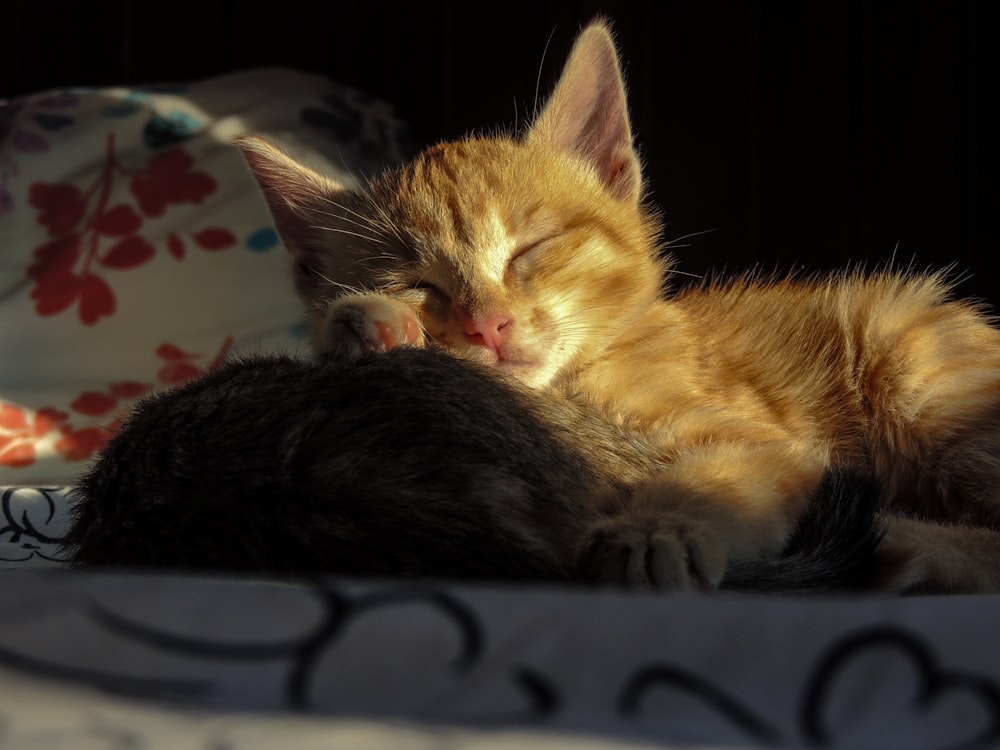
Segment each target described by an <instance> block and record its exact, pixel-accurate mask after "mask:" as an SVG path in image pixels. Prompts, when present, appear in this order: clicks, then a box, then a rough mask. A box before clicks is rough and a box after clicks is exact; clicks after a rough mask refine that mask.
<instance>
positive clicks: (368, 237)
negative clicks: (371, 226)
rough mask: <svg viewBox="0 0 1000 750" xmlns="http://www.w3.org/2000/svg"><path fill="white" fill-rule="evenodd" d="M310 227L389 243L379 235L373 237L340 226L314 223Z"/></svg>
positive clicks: (380, 243)
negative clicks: (325, 225)
mask: <svg viewBox="0 0 1000 750" xmlns="http://www.w3.org/2000/svg"><path fill="white" fill-rule="evenodd" d="M309 228H310V229H318V230H320V231H321V232H336V233H337V234H348V235H350V236H352V237H360V238H361V239H363V240H368V241H369V242H377V243H378V244H379V245H385V244H388V243H386V242H385V240H382V239H380V238H378V237H372V236H370V235H367V234H360V233H359V232H352V231H350V230H348V229H340V228H339V227H324V226H321V225H318V224H314V225H313V226H311V227H309Z"/></svg>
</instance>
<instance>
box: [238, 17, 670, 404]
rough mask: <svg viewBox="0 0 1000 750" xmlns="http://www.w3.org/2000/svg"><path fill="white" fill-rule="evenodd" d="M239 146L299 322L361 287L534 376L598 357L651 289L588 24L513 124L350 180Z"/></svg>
mask: <svg viewBox="0 0 1000 750" xmlns="http://www.w3.org/2000/svg"><path fill="white" fill-rule="evenodd" d="M239 145H240V147H241V148H242V149H243V152H244V154H245V156H246V158H247V161H248V162H249V164H250V167H251V169H252V171H253V173H254V175H255V177H256V178H257V180H258V182H259V183H260V185H261V186H262V188H263V190H264V193H265V195H266V197H267V200H268V203H269V205H270V208H271V212H272V214H273V216H274V219H275V223H276V225H277V227H278V230H279V232H280V234H281V236H282V238H283V240H284V242H285V244H286V245H287V246H288V248H289V249H290V250H291V251H292V253H293V254H294V256H295V260H296V286H297V289H298V291H299V293H300V294H301V296H302V297H303V299H304V300H305V302H306V304H307V307H308V308H309V309H310V311H311V314H312V315H313V316H314V320H313V323H314V324H318V323H319V322H320V320H321V319H322V317H323V310H324V308H325V307H326V306H327V305H328V304H329V300H330V299H334V298H338V297H340V296H343V295H345V294H352V293H356V292H371V291H377V292H379V293H382V294H386V295H391V296H395V297H398V298H400V299H403V300H405V301H407V302H408V303H410V304H411V305H412V306H413V308H414V309H415V310H416V311H417V312H418V314H419V317H420V320H421V324H422V325H423V328H424V332H425V334H426V336H427V337H428V339H430V340H432V341H434V342H437V343H439V344H442V345H444V346H447V347H450V348H452V349H453V350H455V351H456V352H457V353H459V354H460V355H462V356H466V357H468V358H470V359H474V360H477V361H480V362H486V363H489V364H495V365H497V366H499V367H501V368H503V369H505V370H507V371H509V372H511V373H512V374H514V375H515V376H517V377H519V378H521V379H522V380H524V381H525V382H527V383H529V384H531V385H535V386H539V385H544V384H546V383H548V382H550V381H551V380H553V379H554V378H555V377H557V376H558V375H559V374H560V373H561V372H564V371H565V370H567V368H572V367H573V366H574V365H575V364H579V363H581V362H584V361H587V360H590V359H592V358H594V357H596V356H598V355H599V354H600V352H601V351H603V350H604V349H605V348H606V347H607V346H608V345H609V344H610V343H611V342H612V341H613V340H614V339H616V338H618V337H619V336H621V335H622V334H623V333H624V332H626V331H627V330H628V328H629V326H631V325H632V324H633V322H634V321H635V320H636V318H637V317H638V316H639V315H640V314H641V313H642V312H643V311H644V310H645V309H646V308H647V307H648V306H649V305H650V304H651V302H652V301H653V300H654V299H655V298H656V296H657V295H658V294H659V292H660V285H661V282H662V269H661V268H660V261H659V260H658V259H657V248H656V235H657V224H656V221H655V219H654V217H653V216H652V214H651V213H650V212H649V211H648V210H647V208H646V207H645V206H644V204H643V202H642V177H641V174H640V168H639V160H638V157H637V156H636V152H635V149H634V147H633V143H632V132H631V128H630V125H629V117H628V111H627V106H626V100H625V91H624V87H623V84H622V79H621V74H620V70H619V67H618V60H617V54H616V52H615V48H614V45H613V42H612V40H611V36H610V34H609V32H608V29H607V27H606V26H605V25H604V24H603V23H601V22H596V23H594V24H591V25H590V26H589V27H588V28H587V29H585V30H584V31H583V33H582V34H581V35H580V37H579V39H578V40H577V42H576V44H575V46H574V48H573V51H572V53H571V55H570V58H569V60H568V62H567V63H566V67H565V69H564V71H563V73H562V76H561V78H560V80H559V82H558V84H557V86H556V89H555V91H554V92H553V94H552V96H551V97H550V99H549V101H548V103H547V104H546V106H545V107H544V109H543V110H542V111H541V113H540V114H539V115H538V117H537V118H536V119H535V121H534V123H533V124H532V126H531V128H530V129H529V130H528V132H527V133H526V134H525V135H524V136H523V137H520V138H516V139H515V138H509V137H503V136H498V137H469V138H466V139H464V140H460V141H456V142H452V143H442V144H439V145H437V146H434V147H432V148H430V149H428V150H426V151H424V152H423V153H421V154H420V155H418V156H417V157H416V158H415V159H414V160H413V162H412V163H410V164H409V165H407V166H405V167H403V168H402V169H399V170H397V171H394V172H390V173H387V174H385V175H383V176H381V177H379V178H378V179H376V180H374V181H373V182H372V183H371V184H370V185H369V186H368V187H367V188H366V189H364V190H358V191H352V190H348V189H346V188H344V187H342V186H340V185H338V184H336V183H334V182H332V181H330V180H329V179H327V178H325V177H323V176H322V175H320V174H318V173H316V172H314V171H313V170H311V169H309V168H307V167H305V166H303V165H300V164H298V163H296V162H295V161H293V160H292V159H290V158H289V157H287V156H285V155H284V154H282V153H281V152H280V151H278V150H277V149H275V148H273V147H271V146H270V145H268V144H267V143H265V142H264V141H262V140H260V139H257V138H253V137H244V138H241V139H240V140H239ZM319 328H320V326H318V325H314V329H315V330H319ZM320 348H322V347H320Z"/></svg>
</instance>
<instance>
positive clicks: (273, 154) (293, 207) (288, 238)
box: [234, 135, 347, 255]
mask: <svg viewBox="0 0 1000 750" xmlns="http://www.w3.org/2000/svg"><path fill="white" fill-rule="evenodd" d="M234 143H235V144H236V146H237V147H239V149H240V151H242V152H243V158H244V159H246V162H247V164H248V165H249V166H250V171H251V172H252V173H253V176H254V179H256V180H257V184H258V185H260V188H261V190H262V191H263V193H264V198H265V200H266V201H267V205H268V208H270V209H271V216H272V217H273V218H274V224H275V226H276V227H277V228H278V234H280V235H281V239H282V240H283V241H284V243H285V245H286V246H287V247H288V249H289V250H291V251H292V252H293V253H295V254H296V255H299V254H300V253H303V252H308V249H309V248H310V247H311V246H312V245H314V244H316V241H317V238H316V236H315V235H316V231H315V229H314V228H313V227H314V225H315V224H316V219H315V212H316V211H322V210H323V208H324V205H325V206H326V209H327V210H329V205H330V204H329V201H330V198H331V196H334V195H336V194H337V193H339V192H342V191H345V190H347V188H345V187H344V186H343V185H341V184H340V183H339V182H336V181H335V180H331V179H330V178H329V177H325V176H324V175H321V174H320V173H319V172H316V171H315V170H313V169H310V168H309V167H307V166H305V165H304V164H301V163H299V162H297V161H295V159H293V158H292V157H290V156H288V155H287V154H285V153H284V152H283V151H281V150H280V149H278V148H276V147H275V146H273V145H271V144H270V143H268V142H267V141H265V140H264V139H263V138H259V137H257V136H253V135H241V136H237V137H236V138H235V139H234Z"/></svg>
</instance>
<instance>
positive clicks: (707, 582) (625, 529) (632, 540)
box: [578, 519, 727, 591]
mask: <svg viewBox="0 0 1000 750" xmlns="http://www.w3.org/2000/svg"><path fill="white" fill-rule="evenodd" d="M726 562H727V555H726V548H725V545H724V544H723V543H722V542H721V540H719V539H718V538H716V536H714V535H713V534H711V533H710V530H709V529H708V528H707V527H706V525H705V524H703V523H699V522H697V521H692V520H690V519H657V520H655V521H646V522H642V521H638V520H635V519H609V520H607V521H602V522H600V523H598V524H595V526H594V527H593V528H592V529H591V532H590V535H589V538H588V540H587V542H586V543H585V545H584V547H583V549H582V551H581V553H580V556H579V559H578V565H579V567H580V571H581V572H582V573H583V574H584V575H585V576H586V577H588V578H589V579H591V580H593V581H595V582H598V583H611V584H624V585H626V586H635V587H641V588H662V589H670V590H683V589H700V590H703V591H709V590H713V589H716V588H718V586H719V582H720V581H721V580H722V576H723V574H724V573H725V570H726Z"/></svg>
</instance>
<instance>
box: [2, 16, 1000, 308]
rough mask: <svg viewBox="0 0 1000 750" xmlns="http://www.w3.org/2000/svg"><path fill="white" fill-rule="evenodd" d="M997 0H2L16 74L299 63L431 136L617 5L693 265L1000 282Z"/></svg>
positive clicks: (467, 119) (89, 76)
mask: <svg viewBox="0 0 1000 750" xmlns="http://www.w3.org/2000/svg"><path fill="white" fill-rule="evenodd" d="M998 7H1000V3H996V2H992V1H989V0H984V1H982V2H972V1H970V2H964V3H963V2H927V1H924V0H915V1H914V2H904V1H900V2H853V1H852V2H839V3H832V2H819V3H816V2H796V1H791V2H786V1H784V0H775V1H773V2H764V1H762V0H747V1H746V2H738V1H736V0H732V1H731V2H723V1H721V0H719V1H714V2H713V1H707V2H696V1H684V2H669V1H663V2H636V1H633V2H627V1H625V0H621V1H619V2H612V1H610V0H608V1H607V2H533V3H526V2H516V1H514V0H509V1H507V2H493V3H489V4H487V3H472V2H423V3H421V2H412V3H408V4H402V3H387V2H377V1H375V0H371V1H369V2H364V1H363V0H353V1H352V2H308V3H306V2H298V1H295V0H268V1H267V2H263V1H260V0H240V1H238V2H237V1H236V0H232V1H219V2H213V1H212V0H200V2H188V1H187V0H171V2H169V3H152V2H145V1H144V2H134V1H132V0H117V1H113V0H108V2H82V1H76V2H74V1H72V0H50V1H49V2H39V1H38V0H7V3H6V5H5V8H4V11H3V18H4V26H5V27H6V28H5V31H4V33H3V35H2V36H3V41H2V43H0V70H2V71H3V72H2V73H0V76H2V77H0V83H2V86H0V97H3V96H13V95H17V94H24V93H31V92H34V91H38V90H41V89H46V88H52V87H59V86H67V85H105V84H132V83H146V82H157V81H177V80H190V79H196V78H201V77H205V76H210V75H215V74H218V73H223V72H228V71H231V70H235V69H239V68H246V67H251V66H258V65H289V66H294V67H298V68H302V69H306V70H311V71H316V72H320V73H324V74H326V75H328V76H330V77H332V78H335V79H337V80H339V81H342V82H344V83H347V84H351V85H353V86H355V87H358V88H361V89H363V90H365V91H367V92H369V93H371V94H373V95H376V96H378V97H381V98H384V99H386V100H388V101H390V102H392V103H393V104H394V105H395V106H396V108H397V111H398V112H399V114H400V115H401V117H402V118H403V119H404V120H406V121H407V122H409V123H410V125H411V128H412V135H413V142H414V144H415V145H417V146H419V145H422V144H425V143H428V142H433V141H436V140H439V139H442V138H451V137H454V136H457V135H459V134H461V133H463V132H465V131H467V130H469V129H474V128H481V129H491V128H494V127H495V126H497V125H503V126H514V125H517V124H519V123H523V122H524V120H525V118H526V117H527V115H528V114H530V112H531V111H532V108H533V106H534V102H535V91H536V85H537V84H538V83H539V81H540V85H541V92H542V93H543V94H544V93H545V92H547V91H549V90H550V88H551V86H552V84H553V82H554V80H555V77H556V76H557V75H558V72H559V70H560V68H561V66H562V63H563V61H564V59H565V55H566V53H567V51H568V49H569V47H570V45H571V43H572V40H573V37H574V36H575V34H576V33H577V31H578V30H579V28H580V27H581V26H582V25H583V24H585V23H586V21H587V20H588V19H590V18H591V17H593V16H594V15H596V14H598V13H601V14H604V15H606V16H608V17H609V18H610V19H611V20H612V21H613V23H614V26H615V29H616V34H617V38H618V42H619V44H620V47H621V52H622V57H623V60H624V66H625V71H626V75H627V79H628V82H629V89H630V98H631V104H632V113H633V124H634V127H635V130H636V133H637V137H638V143H639V146H640V149H641V152H642V154H643V157H644V160H645V163H646V174H647V176H648V178H649V181H650V188H651V197H652V200H653V201H654V202H655V203H656V204H657V205H658V206H659V207H660V208H661V209H662V211H663V214H664V216H665V218H666V220H667V222H668V226H667V238H668V239H669V238H677V237H682V236H684V235H689V234H692V233H698V232H706V233H705V234H699V235H697V236H694V237H691V238H690V239H688V240H686V241H685V242H684V244H687V245H688V247H685V248H679V249H678V250H677V251H676V254H677V255H678V256H679V257H680V258H681V260H682V264H681V268H682V269H684V270H686V271H689V272H693V273H703V272H704V271H705V270H706V269H708V268H712V267H714V268H725V269H728V270H738V269H745V268H752V267H760V268H762V269H764V270H772V269H775V268H779V269H792V268H806V269H827V268H833V267H837V266H841V265H844V264H847V263H855V264H857V263H864V264H865V265H866V266H867V267H869V268H871V267H874V266H877V265H878V264H879V263H883V262H885V261H888V260H890V259H892V258H893V257H895V260H896V263H897V264H898V265H904V266H905V265H909V264H911V263H912V264H913V265H914V266H915V267H917V268H920V269H922V268H927V267H940V266H945V265H951V264H954V266H955V268H956V270H957V272H959V273H961V274H964V277H965V280H964V281H963V282H962V285H961V291H962V292H963V293H970V294H973V295H977V296H981V297H985V298H986V299H987V300H989V301H990V302H992V303H994V304H998V303H1000V275H998V274H997V273H996V272H995V270H994V269H995V268H997V264H996V261H995V256H996V252H997V249H998V240H1000V231H998V228H997V220H998V216H997V214H998V210H997V209H998V207H1000V176H998V165H1000V161H998V158H997V156H998V151H1000V146H998V139H1000V121H998V119H997V118H996V116H995V100H996V99H997V97H998V96H1000V75H998V71H1000V55H998V50H997V48H998V46H1000V45H998V32H1000V13H998V11H997V8H998ZM546 45H548V51H547V52H546V51H545V50H546ZM543 53H544V62H543Z"/></svg>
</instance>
